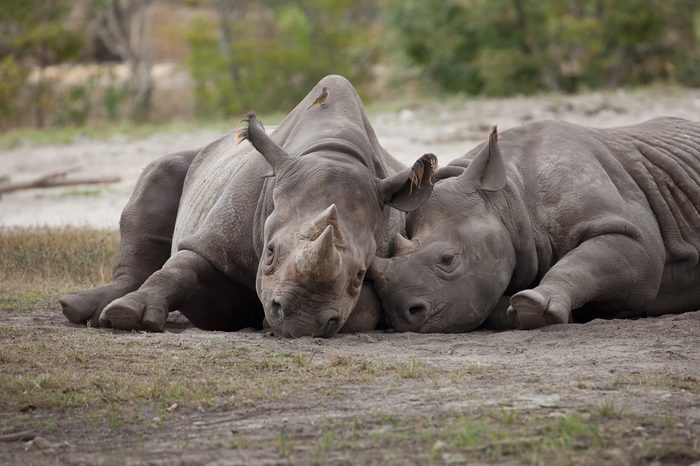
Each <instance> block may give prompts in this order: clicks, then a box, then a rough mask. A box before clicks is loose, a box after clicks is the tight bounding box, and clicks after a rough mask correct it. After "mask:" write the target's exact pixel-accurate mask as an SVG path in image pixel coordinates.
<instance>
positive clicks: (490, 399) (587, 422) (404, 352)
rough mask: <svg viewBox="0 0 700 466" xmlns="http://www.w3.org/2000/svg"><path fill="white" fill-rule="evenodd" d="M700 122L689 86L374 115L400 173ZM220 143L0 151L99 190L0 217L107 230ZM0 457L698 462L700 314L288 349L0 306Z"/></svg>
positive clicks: (10, 209)
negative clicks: (539, 143)
mask: <svg viewBox="0 0 700 466" xmlns="http://www.w3.org/2000/svg"><path fill="white" fill-rule="evenodd" d="M665 114H669V115H676V116H683V117H686V118H691V119H695V120H700V91H668V90H656V91H655V90H651V91H650V90H646V91H639V92H616V93H611V94H590V95H584V96H573V97H561V96H551V97H537V98H516V99H502V100H475V101H459V102H451V103H441V104H438V103H429V104H423V105H419V106H411V107H408V108H404V109H402V110H400V111H397V112H384V113H377V114H372V115H370V119H371V121H372V123H373V124H374V125H375V127H376V130H377V133H378V137H379V139H380V141H381V142H382V143H383V144H384V145H385V147H386V148H387V149H388V150H389V151H390V152H392V153H393V154H395V155H397V156H399V157H400V158H401V159H402V160H404V161H408V160H410V159H414V158H415V157H417V156H419V155H421V154H422V153H424V152H434V153H436V154H437V155H438V156H439V158H440V160H441V162H443V163H445V162H447V161H448V160H450V159H451V158H454V157H456V156H459V155H461V154H462V153H464V152H466V150H468V149H469V148H470V147H472V146H473V145H474V144H475V143H477V142H479V141H480V140H482V138H483V137H484V135H485V134H486V133H487V131H488V128H489V126H490V125H491V124H493V123H498V124H499V127H500V128H501V129H506V128H508V127H513V126H516V125H518V124H521V123H523V122H526V121H529V120H533V119H543V118H557V119H564V120H568V121H574V122H577V123H582V124H589V125H594V126H614V125H624V124H630V123H634V122H638V121H641V120H644V119H647V118H651V117H654V116H659V115H665ZM214 137H216V134H215V133H214V132H212V131H209V130H202V131H198V132H195V133H191V134H180V135H174V136H172V135H168V136H165V135H156V136H153V137H151V138H148V139H143V140H134V141H132V140H128V139H126V138H123V139H112V140H109V141H90V140H85V141H78V142H76V143H75V144H72V145H68V146H39V147H31V146H23V147H20V148H16V149H12V150H8V151H4V152H0V162H1V163H0V175H9V176H11V177H12V179H13V180H16V181H19V180H21V179H29V178H31V177H33V176H36V175H39V174H42V173H45V172H47V171H52V170H54V169H60V168H67V167H73V166H78V167H81V168H82V171H83V173H89V174H91V175H92V174H95V175H113V174H115V173H118V174H121V175H122V176H123V177H124V181H122V182H121V183H119V184H117V185H113V186H110V187H108V188H99V189H97V190H87V189H84V190H79V189H68V188H56V189H51V190H34V191H23V192H18V193H13V194H9V195H6V196H3V197H2V198H1V199H0V225H2V226H30V225H37V224H42V225H50V226H57V225H63V224H71V225H93V226H99V227H106V228H116V225H117V222H118V216H119V212H120V210H121V208H122V207H123V205H124V203H125V202H126V200H127V197H128V194H129V192H130V190H131V188H132V187H133V184H134V183H135V181H136V178H137V177H138V174H139V173H140V170H141V169H142V168H143V166H144V165H145V164H147V163H148V162H149V161H150V160H153V159H154V158H155V157H157V156H159V155H161V154H164V153H167V152H172V151H175V150H180V149H182V148H188V147H197V146H201V145H202V144H205V143H206V142H208V141H210V140H211V139H213V138H214ZM17 432H26V434H25V435H24V439H25V440H17V441H1V442H0V463H1V464H134V465H137V464H138V465H141V464H149V465H151V464H153V465H172V464H215V465H228V464H431V463H433V464H619V465H627V464H680V465H687V464H692V463H696V462H699V461H700V311H697V312H691V313H685V314H681V315H669V316H664V317H660V318H653V319H652V318H649V319H640V320H612V321H603V320H594V321H592V322H589V323H587V324H576V325H557V326H550V327H546V328H543V329H540V330H532V331H505V332H487V331H480V332H473V333H470V334H463V335H439V334H432V335H419V334H411V333H407V334H397V333H387V332H372V333H367V334H355V335H341V336H337V337H334V338H331V339H312V338H301V339H298V340H283V339H279V338H276V337H274V336H271V335H270V334H268V333H266V332H261V331H242V332H236V333H221V332H204V331H200V330H197V329H194V328H191V327H188V326H186V325H185V324H184V323H183V322H182V321H179V320H178V319H177V315H176V314H174V315H171V322H170V323H169V325H168V328H167V331H166V332H165V333H163V334H148V333H142V332H117V331H112V330H99V329H90V328H85V327H81V326H75V325H72V324H69V323H68V322H67V321H65V319H64V318H63V316H62V315H61V313H60V310H59V308H58V305H57V304H52V305H49V306H46V307H34V308H31V309H21V310H2V309H0V440H10V439H8V438H7V437H6V436H7V435H8V434H13V433H17Z"/></svg>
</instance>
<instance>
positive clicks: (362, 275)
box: [355, 269, 365, 282]
mask: <svg viewBox="0 0 700 466" xmlns="http://www.w3.org/2000/svg"><path fill="white" fill-rule="evenodd" d="M355 278H357V281H358V282H362V279H363V278H365V269H360V270H359V272H357V275H356V276H355Z"/></svg>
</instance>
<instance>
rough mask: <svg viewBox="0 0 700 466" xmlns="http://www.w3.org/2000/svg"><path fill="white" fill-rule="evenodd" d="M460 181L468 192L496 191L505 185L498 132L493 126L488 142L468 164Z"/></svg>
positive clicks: (504, 168)
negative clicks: (466, 187) (467, 188)
mask: <svg viewBox="0 0 700 466" xmlns="http://www.w3.org/2000/svg"><path fill="white" fill-rule="evenodd" d="M459 177H460V179H461V180H462V181H463V182H464V183H465V184H466V186H468V187H469V189H470V192H473V191H475V190H477V189H479V190H482V191H498V190H500V189H503V187H504V186H505V185H506V167H505V163H504V162H503V156H502V155H501V151H500V149H499V148H498V130H497V129H496V127H495V126H494V127H493V128H491V132H490V133H489V142H488V144H485V145H484V147H483V149H481V151H479V153H478V154H476V156H474V158H473V159H472V160H471V161H470V162H469V165H468V166H467V168H466V169H465V170H464V172H463V173H462V174H461V175H459Z"/></svg>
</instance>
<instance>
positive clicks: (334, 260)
mask: <svg viewBox="0 0 700 466" xmlns="http://www.w3.org/2000/svg"><path fill="white" fill-rule="evenodd" d="M332 207H333V208H335V205H333V206H332ZM342 261H343V260H342V258H341V257H340V252H338V250H337V249H336V245H335V228H333V225H328V226H326V228H325V229H324V230H323V232H322V233H321V235H320V236H319V237H318V238H316V239H315V240H313V241H312V242H311V243H309V244H307V245H306V246H304V247H303V248H302V249H301V251H299V252H298V253H297V254H296V256H295V258H294V266H295V267H296V271H297V273H299V275H300V276H301V277H303V278H304V279H306V280H308V281H313V282H322V281H323V282H328V281H332V280H335V279H336V278H338V276H339V275H340V272H341V269H342Z"/></svg>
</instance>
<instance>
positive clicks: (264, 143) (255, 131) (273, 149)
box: [236, 112, 292, 173]
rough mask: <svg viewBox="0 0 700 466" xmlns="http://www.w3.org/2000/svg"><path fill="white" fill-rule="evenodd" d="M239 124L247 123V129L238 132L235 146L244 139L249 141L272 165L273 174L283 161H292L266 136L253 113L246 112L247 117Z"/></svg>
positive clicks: (263, 128)
mask: <svg viewBox="0 0 700 466" xmlns="http://www.w3.org/2000/svg"><path fill="white" fill-rule="evenodd" d="M241 122H242V123H247V127H244V128H241V129H239V130H238V133H237V134H236V144H240V142H241V141H243V140H246V139H247V140H249V141H250V143H251V144H252V145H253V147H255V149H256V150H257V151H258V152H260V154H262V156H263V157H265V160H267V161H268V163H269V164H270V165H272V171H273V172H275V173H276V172H277V170H279V168H280V167H281V166H282V164H283V163H284V162H285V161H289V160H291V159H292V157H290V156H289V154H287V152H285V150H284V149H282V148H281V147H280V146H279V145H278V144H277V143H276V142H275V141H273V140H272V139H271V138H270V136H268V135H267V133H266V132H265V127H264V126H263V124H262V123H261V122H260V120H258V119H257V118H256V117H255V113H253V112H248V115H247V116H246V117H245V118H244V119H242V120H241Z"/></svg>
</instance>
